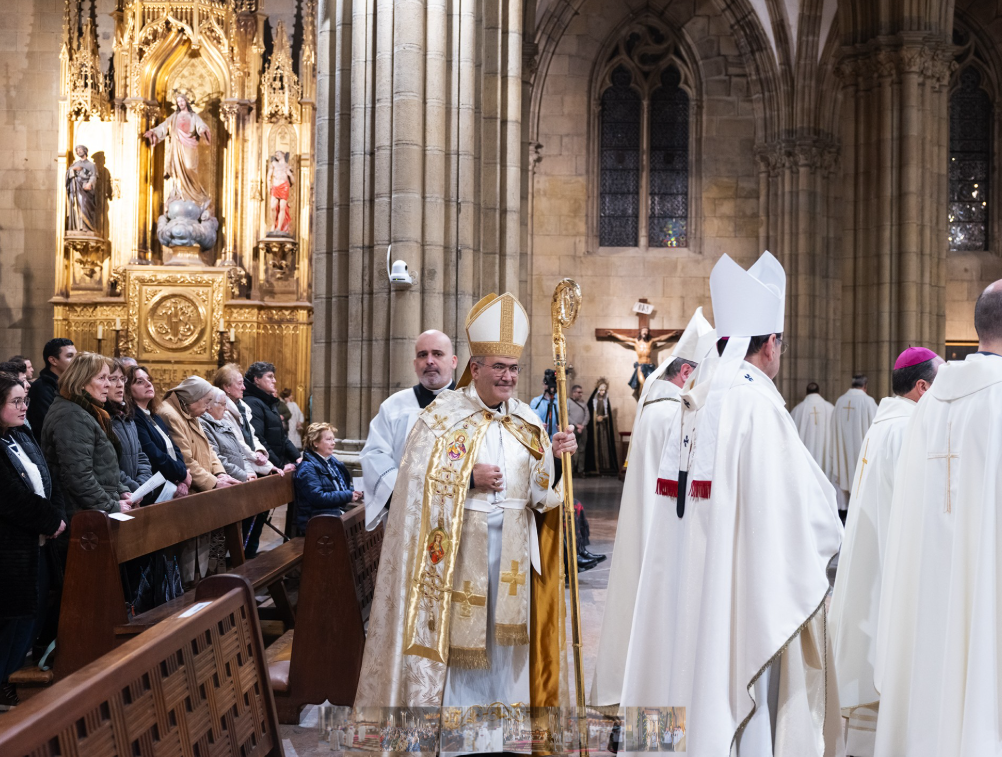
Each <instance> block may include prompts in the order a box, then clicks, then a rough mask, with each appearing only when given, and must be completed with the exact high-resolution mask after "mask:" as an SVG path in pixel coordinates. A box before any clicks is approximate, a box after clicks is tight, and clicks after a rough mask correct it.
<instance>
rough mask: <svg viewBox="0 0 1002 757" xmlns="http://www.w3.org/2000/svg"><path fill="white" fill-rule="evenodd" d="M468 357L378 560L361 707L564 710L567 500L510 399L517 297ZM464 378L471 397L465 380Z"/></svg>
mask: <svg viewBox="0 0 1002 757" xmlns="http://www.w3.org/2000/svg"><path fill="white" fill-rule="evenodd" d="M466 329H467V336H468V338H469V341H470V351H471V353H472V354H473V356H474V357H472V358H471V360H470V366H469V367H468V368H467V371H466V373H465V374H464V376H463V378H462V379H461V380H460V382H459V388H458V389H457V390H456V391H445V392H442V393H441V394H440V395H439V396H438V398H437V399H436V400H435V401H434V402H433V403H432V404H431V405H429V406H428V407H427V408H425V410H424V411H423V412H422V413H421V415H420V416H418V419H417V422H416V423H415V425H414V428H413V429H412V431H411V433H410V436H409V437H408V440H407V445H406V447H405V449H404V454H403V459H402V461H401V465H400V469H399V474H398V477H397V481H396V486H395V488H394V491H393V497H392V503H391V506H390V510H389V520H388V521H387V524H386V535H385V538H384V542H383V547H382V556H381V559H380V565H379V574H378V577H377V581H376V592H375V597H374V599H373V604H372V612H371V615H370V621H369V633H368V639H367V641H366V647H365V655H364V659H363V662H362V674H361V678H360V681H359V687H358V692H357V695H356V699H355V706H356V707H415V706H425V707H437V706H454V707H470V706H474V705H488V704H492V703H495V702H500V703H503V704H507V705H527V706H559V705H561V704H566V701H567V700H566V693H567V689H566V677H565V673H566V666H565V664H564V663H565V659H566V658H565V655H564V649H563V647H564V641H563V640H564V638H565V637H564V627H563V601H564V600H563V589H564V578H563V570H562V566H563V555H562V551H563V548H562V542H561V531H560V508H559V505H560V504H561V501H562V498H561V495H560V493H559V491H560V490H559V488H557V489H554V487H553V483H554V480H555V471H554V455H555V454H557V455H559V454H560V453H561V452H562V451H564V450H566V451H569V452H573V451H574V449H576V442H575V440H574V436H573V434H572V433H570V432H569V431H568V432H563V433H557V434H555V435H554V437H553V440H552V445H551V440H550V439H549V438H547V435H546V433H545V431H544V429H543V428H542V426H541V424H540V421H539V418H538V417H537V416H536V414H535V413H534V412H533V411H532V409H531V408H530V407H529V406H528V405H527V404H525V403H523V402H521V401H519V400H517V399H515V398H514V397H512V396H511V395H512V392H513V390H514V387H515V384H516V383H517V379H518V365H517V359H518V357H519V356H520V354H521V350H522V346H523V345H524V344H525V341H526V340H527V338H528V333H529V326H528V318H527V317H526V314H525V311H524V310H523V308H522V306H521V305H520V304H519V303H518V301H517V300H516V299H515V298H514V297H513V296H512V295H511V294H507V293H506V294H504V295H502V296H501V297H498V296H496V295H493V294H492V295H488V296H487V297H485V298H484V299H483V300H481V301H480V302H479V303H477V305H476V306H475V307H474V308H473V310H472V311H471V313H470V315H469V317H468V318H467V323H466ZM471 377H472V383H470V378H471Z"/></svg>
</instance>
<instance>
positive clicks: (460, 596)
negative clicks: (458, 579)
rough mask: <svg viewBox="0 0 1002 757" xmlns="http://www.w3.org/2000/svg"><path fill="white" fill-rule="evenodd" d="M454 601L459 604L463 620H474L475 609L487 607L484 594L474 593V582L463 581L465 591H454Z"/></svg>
mask: <svg viewBox="0 0 1002 757" xmlns="http://www.w3.org/2000/svg"><path fill="white" fill-rule="evenodd" d="M452 601H453V602H456V603H458V604H459V616H460V617H461V618H472V617H473V607H474V606H476V607H485V606H486V605H487V597H485V596H484V595H483V594H474V593H473V582H472V581H463V590H462V591H456V590H455V589H453V590H452Z"/></svg>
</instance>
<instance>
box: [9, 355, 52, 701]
mask: <svg viewBox="0 0 1002 757" xmlns="http://www.w3.org/2000/svg"><path fill="white" fill-rule="evenodd" d="M26 397H27V392H26V391H25V389H24V385H23V384H22V383H21V382H20V381H18V379H17V377H16V376H11V375H9V374H6V373H0V438H2V439H3V452H2V453H0V575H2V576H3V580H2V581H0V681H2V683H0V702H2V703H3V704H4V705H6V706H8V707H9V706H11V705H15V704H17V694H16V692H15V691H14V688H13V686H12V685H11V684H9V683H8V681H7V679H8V677H9V676H10V674H11V673H13V672H14V671H16V670H17V669H18V668H20V667H21V664H22V663H23V662H24V658H25V656H26V655H27V654H28V650H29V649H31V644H32V642H33V641H34V638H33V637H34V633H33V631H34V628H35V621H36V617H37V615H38V613H39V611H40V609H41V603H40V602H39V599H40V596H39V595H40V594H41V592H42V591H43V590H44V589H45V587H46V586H47V581H46V580H45V576H44V571H45V563H44V561H42V560H40V559H39V555H40V552H41V550H40V549H39V542H40V541H44V538H55V537H56V536H59V534H61V533H62V532H63V530H64V529H65V528H66V522H65V520H64V516H63V505H62V500H61V499H60V498H59V494H58V492H57V491H53V488H52V479H51V478H50V476H49V469H48V467H46V465H45V458H44V457H42V452H41V450H40V449H39V448H38V447H37V446H36V445H35V442H34V440H33V439H32V437H31V435H30V434H28V433H27V432H25V431H24V429H23V428H22V427H23V426H24V418H25V411H26V410H27V407H28V403H27V401H26Z"/></svg>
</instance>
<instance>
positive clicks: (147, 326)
mask: <svg viewBox="0 0 1002 757" xmlns="http://www.w3.org/2000/svg"><path fill="white" fill-rule="evenodd" d="M65 2H66V6H65V15H64V40H63V47H62V52H61V56H60V57H61V77H60V81H61V95H62V97H61V100H60V145H61V148H60V149H61V154H60V156H59V159H58V169H57V170H58V172H59V182H58V186H59V205H58V207H59V211H58V229H59V233H58V237H57V238H58V241H57V250H56V292H55V297H54V298H53V300H52V302H53V304H54V306H55V328H54V332H55V334H56V335H57V336H66V337H69V338H70V339H72V340H73V341H74V343H75V344H76V345H77V347H78V349H90V350H93V349H99V348H100V349H101V350H102V351H103V352H104V353H105V354H109V355H110V354H113V352H118V353H120V354H123V355H130V356H133V357H135V358H136V359H137V360H138V361H139V362H140V363H141V364H144V365H147V366H149V368H150V370H151V371H152V372H153V373H154V378H155V379H156V380H157V382H158V386H159V387H161V391H162V390H163V389H165V388H166V387H169V386H173V385H174V384H175V383H176V382H177V381H178V380H180V379H181V378H183V377H184V376H187V375H190V374H192V373H198V374H201V375H207V374H210V373H211V372H212V371H213V370H215V368H216V365H217V363H218V362H219V361H220V360H222V359H226V360H231V359H232V360H236V361H238V362H241V364H243V365H244V366H245V367H246V365H247V364H248V363H250V362H251V361H253V360H268V361H270V362H273V363H275V365H276V368H277V372H278V380H279V384H280V385H284V386H290V387H292V388H293V391H294V392H295V399H296V400H297V401H298V402H299V403H300V404H301V405H303V406H304V407H305V406H306V405H305V404H304V403H305V402H306V400H307V398H308V394H309V386H310V354H309V353H310V338H311V337H310V332H311V324H312V306H311V305H310V299H311V276H310V249H311V247H310V236H311V216H310V210H311V206H312V196H313V176H314V169H313V156H312V145H313V125H314V109H315V100H314V93H315V86H316V51H315V10H314V5H313V3H312V0H303V5H302V8H301V14H300V15H299V18H301V22H302V28H301V29H300V30H299V31H300V32H301V34H300V35H299V36H300V38H301V39H302V40H303V43H302V45H301V50H300V51H299V55H298V66H297V65H296V60H295V58H294V57H293V51H292V48H291V45H290V43H289V34H288V32H287V30H286V29H285V28H284V25H283V24H282V23H281V22H279V23H277V24H276V25H275V28H274V29H273V30H272V32H273V33H272V40H273V43H272V45H271V48H272V49H271V53H270V55H266V51H265V42H266V40H265V37H266V23H267V18H266V16H264V15H263V14H261V13H258V12H257V0H120V1H119V4H118V7H117V9H116V11H115V13H114V14H113V15H114V20H115V38H114V40H115V41H114V52H113V55H112V60H111V67H110V73H106V72H105V71H104V70H102V67H101V64H100V58H99V52H98V45H97V40H96V35H95V23H94V19H93V18H87V17H85V14H84V13H83V11H82V9H81V7H80V5H79V4H78V3H77V2H76V0H65ZM297 68H298V71H297ZM182 111H183V112H182Z"/></svg>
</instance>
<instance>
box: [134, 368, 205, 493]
mask: <svg viewBox="0 0 1002 757" xmlns="http://www.w3.org/2000/svg"><path fill="white" fill-rule="evenodd" d="M125 403H126V405H127V406H128V407H129V408H131V409H132V414H133V417H134V418H135V419H136V434H137V436H138V437H139V446H140V447H142V450H143V452H145V453H146V457H147V458H149V461H150V470H151V472H152V473H153V474H156V473H163V474H164V478H165V479H167V480H168V481H170V482H171V483H172V484H174V485H175V486H177V492H176V493H175V494H174V497H175V498H177V497H184V496H185V495H187V494H188V487H189V486H191V474H190V473H188V469H187V468H186V467H185V465H184V457H183V456H182V455H181V450H180V449H178V447H177V445H176V444H174V440H173V439H171V436H170V427H169V426H168V425H167V422H166V421H165V420H163V419H162V418H161V417H160V416H159V415H157V408H158V407H159V405H160V402H159V399H158V398H157V392H156V388H155V387H154V386H153V380H152V379H151V378H150V373H149V371H147V370H146V369H145V368H144V367H143V366H141V365H133V366H130V367H129V368H127V369H126V372H125Z"/></svg>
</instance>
